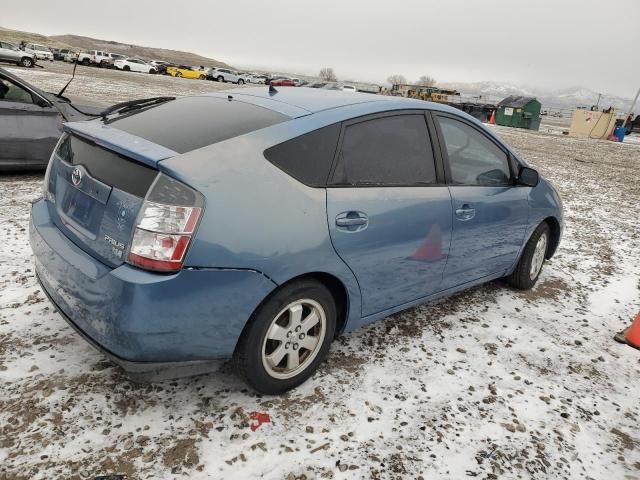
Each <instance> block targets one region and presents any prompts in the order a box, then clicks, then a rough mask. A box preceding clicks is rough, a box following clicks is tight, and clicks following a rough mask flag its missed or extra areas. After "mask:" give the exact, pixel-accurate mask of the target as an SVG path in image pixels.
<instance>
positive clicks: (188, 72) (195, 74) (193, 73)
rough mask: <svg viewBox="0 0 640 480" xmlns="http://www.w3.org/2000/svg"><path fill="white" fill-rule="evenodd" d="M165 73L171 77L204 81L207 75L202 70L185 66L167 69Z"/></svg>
mask: <svg viewBox="0 0 640 480" xmlns="http://www.w3.org/2000/svg"><path fill="white" fill-rule="evenodd" d="M167 73H168V74H169V75H171V76H172V77H184V78H197V79H198V80H204V79H205V78H207V74H206V72H205V71H203V70H197V69H195V68H193V67H188V66H185V65H182V66H177V67H167Z"/></svg>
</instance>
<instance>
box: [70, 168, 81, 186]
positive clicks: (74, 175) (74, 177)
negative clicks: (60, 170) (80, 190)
mask: <svg viewBox="0 0 640 480" xmlns="http://www.w3.org/2000/svg"><path fill="white" fill-rule="evenodd" d="M81 181H82V171H81V170H80V169H79V168H77V167H76V168H74V169H73V172H71V183H73V184H74V185H75V186H76V187H77V186H78V185H80V182H81Z"/></svg>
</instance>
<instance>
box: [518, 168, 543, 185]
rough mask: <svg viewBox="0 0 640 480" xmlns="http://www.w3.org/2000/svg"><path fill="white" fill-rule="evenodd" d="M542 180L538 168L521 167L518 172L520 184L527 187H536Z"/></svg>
mask: <svg viewBox="0 0 640 480" xmlns="http://www.w3.org/2000/svg"><path fill="white" fill-rule="evenodd" d="M539 181H540V174H539V173H538V171H537V170H534V169H533V168H529V167H521V168H520V173H519V174H518V185H524V186H525V187H535V186H536V185H538V182H539Z"/></svg>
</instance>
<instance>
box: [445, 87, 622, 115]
mask: <svg viewBox="0 0 640 480" xmlns="http://www.w3.org/2000/svg"><path fill="white" fill-rule="evenodd" d="M438 86H439V87H443V88H452V89H455V90H458V91H459V92H461V93H463V94H465V95H470V96H482V98H483V99H485V100H487V101H488V102H499V101H500V100H502V99H503V98H505V97H508V96H509V95H523V96H527V97H537V99H538V100H539V101H540V102H541V103H542V105H543V106H545V107H553V108H560V109H573V108H575V107H590V106H591V105H596V103H597V102H598V92H596V91H595V90H591V89H588V88H584V87H574V88H563V89H559V90H545V89H541V88H535V87H523V86H519V85H514V84H512V83H507V82H493V81H483V82H447V83H445V82H442V83H438ZM631 101H632V99H631V98H624V97H621V96H619V95H613V94H606V93H603V94H602V96H601V98H600V108H607V107H609V106H613V107H615V108H616V109H618V110H622V111H626V109H628V108H629V107H630V106H631Z"/></svg>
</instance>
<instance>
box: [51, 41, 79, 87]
mask: <svg viewBox="0 0 640 480" xmlns="http://www.w3.org/2000/svg"><path fill="white" fill-rule="evenodd" d="M79 57H80V52H78V55H77V56H76V61H75V62H73V74H72V75H71V80H69V81H68V82H67V84H66V85H65V86H64V87H62V90H60V91H59V92H58V94H57V95H56V97H58V98H62V94H63V93H64V91H65V90H66V89H67V87H68V86H69V84H70V83H71V82H72V81H73V79H74V78H75V76H76V68H78V58H79Z"/></svg>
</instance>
